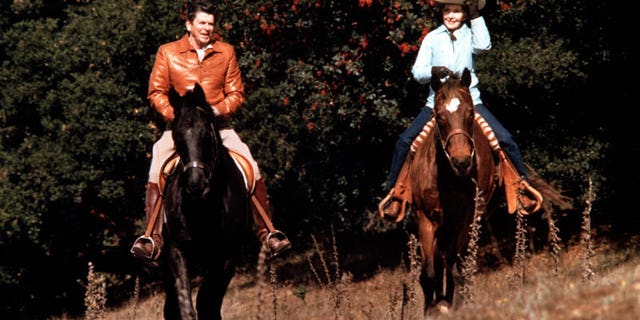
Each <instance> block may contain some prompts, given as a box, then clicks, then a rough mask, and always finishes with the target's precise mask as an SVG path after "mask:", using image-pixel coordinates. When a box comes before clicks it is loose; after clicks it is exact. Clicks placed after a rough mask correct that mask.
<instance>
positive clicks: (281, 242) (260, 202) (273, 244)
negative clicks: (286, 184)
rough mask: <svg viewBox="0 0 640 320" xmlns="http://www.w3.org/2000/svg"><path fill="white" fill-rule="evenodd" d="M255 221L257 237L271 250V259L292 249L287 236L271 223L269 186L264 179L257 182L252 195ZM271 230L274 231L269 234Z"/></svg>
mask: <svg viewBox="0 0 640 320" xmlns="http://www.w3.org/2000/svg"><path fill="white" fill-rule="evenodd" d="M252 198H253V199H252V201H251V203H252V206H251V209H252V211H253V221H254V222H255V224H256V226H258V232H257V236H258V239H259V240H260V242H262V243H265V241H266V245H267V248H268V249H269V254H270V255H271V258H273V257H276V256H278V255H281V254H282V253H283V252H285V251H287V250H289V249H291V242H289V239H287V236H286V235H285V234H284V233H283V232H282V231H279V230H276V229H274V228H273V224H272V223H271V207H270V206H269V199H268V198H267V186H266V185H265V183H264V180H263V179H259V180H258V181H256V187H255V189H254V191H253V195H252ZM269 230H272V231H271V232H269Z"/></svg>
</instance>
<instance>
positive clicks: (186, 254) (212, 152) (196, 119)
mask: <svg viewBox="0 0 640 320" xmlns="http://www.w3.org/2000/svg"><path fill="white" fill-rule="evenodd" d="M169 100H170V102H171V105H172V106H173V107H174V113H175V119H174V121H173V127H172V135H173V140H174V142H175V147H176V152H177V154H178V155H179V157H180V161H179V162H178V164H177V165H176V168H175V170H174V171H173V173H172V174H171V175H169V177H168V178H167V183H166V187H165V190H164V194H165V200H164V205H165V214H166V228H165V230H166V235H165V236H166V239H167V241H166V242H165V248H164V249H165V253H166V254H165V255H164V262H165V267H166V269H165V272H164V274H165V277H164V285H165V293H166V298H165V305H164V317H165V319H196V314H197V318H199V319H221V318H222V315H221V312H220V309H221V306H222V300H223V298H224V295H225V293H226V290H227V287H228V286H229V282H230V281H231V278H232V277H233V275H234V273H235V269H236V265H237V263H238V260H239V258H240V251H241V249H242V245H243V243H246V239H250V237H251V233H250V231H251V226H252V224H251V223H250V222H251V220H250V219H251V209H250V198H249V192H248V191H247V187H246V186H245V182H244V178H243V175H242V173H241V171H240V170H239V169H238V167H237V166H236V164H235V162H234V160H233V159H232V158H231V156H230V155H229V152H228V150H227V148H226V147H225V146H224V145H223V144H222V139H221V137H220V133H219V131H218V129H217V128H216V118H215V115H214V113H213V111H212V110H211V107H210V106H209V104H208V103H207V102H206V100H205V94H204V91H203V90H202V88H201V87H200V85H199V84H195V86H194V89H193V90H192V91H189V92H187V93H186V94H185V95H183V96H179V95H178V94H177V93H176V92H175V91H174V90H173V89H172V90H171V92H170V94H169ZM196 276H199V279H201V281H200V282H199V286H200V287H199V290H198V295H197V298H196V304H195V306H196V308H194V304H193V301H192V300H191V294H192V280H193V279H194V278H195V277H196Z"/></svg>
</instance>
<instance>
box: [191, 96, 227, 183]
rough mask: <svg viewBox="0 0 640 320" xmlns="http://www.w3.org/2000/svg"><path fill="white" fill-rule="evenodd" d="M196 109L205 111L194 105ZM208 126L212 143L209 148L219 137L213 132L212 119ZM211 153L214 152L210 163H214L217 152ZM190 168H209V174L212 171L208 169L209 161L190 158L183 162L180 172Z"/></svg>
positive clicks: (215, 143)
mask: <svg viewBox="0 0 640 320" xmlns="http://www.w3.org/2000/svg"><path fill="white" fill-rule="evenodd" d="M196 109H197V110H198V111H200V112H205V113H206V111H205V110H204V109H203V108H202V107H200V106H198V107H196ZM210 127H211V130H209V133H210V135H211V140H212V141H213V143H212V144H211V148H212V149H213V148H214V147H215V146H217V145H218V144H219V143H220V142H219V140H218V139H219V138H218V135H217V134H216V132H215V130H216V128H215V126H214V125H213V121H212V122H211V124H210ZM212 151H214V150H212ZM212 154H214V157H213V161H212V162H211V163H216V162H217V161H218V152H212ZM190 169H200V170H207V169H209V172H210V173H209V175H211V171H212V170H210V169H211V164H210V163H206V162H204V161H202V160H191V161H189V162H187V163H185V164H184V166H183V168H182V172H183V173H186V172H187V171H188V170H190Z"/></svg>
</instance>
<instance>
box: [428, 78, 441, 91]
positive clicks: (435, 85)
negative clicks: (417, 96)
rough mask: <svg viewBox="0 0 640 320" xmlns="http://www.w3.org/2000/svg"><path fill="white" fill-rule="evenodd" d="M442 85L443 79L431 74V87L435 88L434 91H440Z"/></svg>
mask: <svg viewBox="0 0 640 320" xmlns="http://www.w3.org/2000/svg"><path fill="white" fill-rule="evenodd" d="M440 87H442V80H441V79H440V77H434V76H431V88H433V92H438V90H439V89H440Z"/></svg>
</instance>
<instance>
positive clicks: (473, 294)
mask: <svg viewBox="0 0 640 320" xmlns="http://www.w3.org/2000/svg"><path fill="white" fill-rule="evenodd" d="M314 240H315V239H314ZM639 245H640V236H634V237H631V238H630V240H628V241H626V242H625V243H623V244H621V245H620V244H614V243H611V242H608V241H605V240H596V241H593V243H585V242H581V243H578V244H575V245H572V246H568V247H567V248H564V249H562V250H560V252H559V254H552V253H551V252H543V253H537V254H535V255H532V256H528V257H526V258H525V259H523V261H522V262H521V263H516V265H518V267H514V264H513V263H506V264H503V265H501V266H499V267H497V268H492V269H491V270H489V269H487V270H484V269H483V268H480V269H481V270H480V271H479V272H477V273H476V274H475V276H474V277H473V281H472V285H471V287H470V290H469V293H468V294H467V296H468V297H469V300H468V301H465V302H464V303H462V304H461V306H460V308H458V309H456V310H453V311H449V312H448V313H447V314H430V315H429V317H428V318H429V319H640V246H639ZM331 251H333V252H331ZM292 260H304V261H298V262H300V263H303V264H306V267H307V272H308V274H309V279H312V280H311V281H306V282H304V283H300V282H298V283H294V282H293V281H291V280H284V281H282V280H279V278H280V274H281V273H282V271H283V268H284V266H286V265H287V264H291V263H293V262H292ZM338 260H339V248H336V246H333V248H332V250H329V252H326V251H322V250H321V249H319V248H317V251H315V252H310V253H308V254H307V255H306V256H304V257H301V256H297V257H293V256H292V257H290V258H288V261H286V262H282V261H281V262H279V263H278V264H275V263H274V264H260V265H258V270H261V271H260V272H239V273H238V274H237V275H236V276H235V277H234V279H233V281H232V283H231V285H230V288H229V290H228V291H227V296H226V298H225V302H224V306H223V310H222V313H223V317H224V318H225V319H227V320H234V319H265V320H266V319H305V320H312V319H321V320H325V319H408V320H411V319H422V316H421V313H422V312H421V309H422V296H421V292H420V287H419V284H418V282H417V280H416V279H417V278H416V273H415V271H416V268H415V266H416V265H417V264H413V266H414V267H411V265H412V264H411V263H407V264H406V267H403V266H400V267H396V268H388V269H380V270H379V271H378V272H377V273H375V274H374V275H373V276H372V277H369V278H367V279H364V280H358V281H356V280H354V279H353V276H352V275H351V274H350V273H349V270H341V266H340V264H339V263H337V261H338ZM408 260H411V261H413V262H415V261H414V260H413V259H408ZM141 285H142V286H144V284H141ZM153 288H155V289H152V291H153V290H155V293H154V292H152V293H151V294H150V295H149V296H147V297H144V298H141V297H139V296H138V295H134V298H133V299H132V300H131V301H129V302H126V303H125V304H124V305H123V306H121V307H119V308H118V309H116V310H106V309H105V308H104V307H100V306H99V305H96V303H95V302H96V301H97V303H99V302H100V301H102V300H104V298H103V299H102V300H101V299H100V297H99V296H100V293H99V292H97V296H98V297H96V294H94V296H93V298H91V299H88V305H87V306H88V308H87V316H86V318H94V319H114V320H115V319H118V320H123V319H124V320H126V319H162V304H163V294H162V292H161V290H160V289H159V288H157V286H154V287H153ZM138 291H139V290H138ZM92 301H93V302H94V305H93V307H92V306H91V305H90V303H91V302H92ZM62 318H64V317H62Z"/></svg>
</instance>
